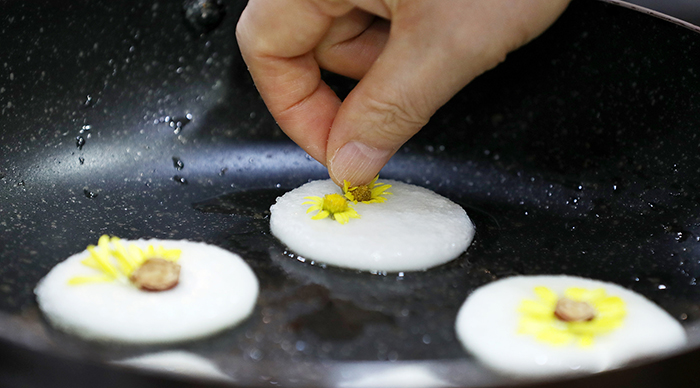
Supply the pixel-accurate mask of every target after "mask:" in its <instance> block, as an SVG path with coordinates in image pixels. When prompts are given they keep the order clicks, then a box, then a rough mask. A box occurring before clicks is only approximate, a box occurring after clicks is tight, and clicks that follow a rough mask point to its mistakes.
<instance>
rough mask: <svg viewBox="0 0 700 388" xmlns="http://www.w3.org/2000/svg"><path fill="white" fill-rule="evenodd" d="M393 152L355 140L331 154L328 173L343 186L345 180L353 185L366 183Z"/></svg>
mask: <svg viewBox="0 0 700 388" xmlns="http://www.w3.org/2000/svg"><path fill="white" fill-rule="evenodd" d="M393 154H394V151H393V150H384V149H379V148H376V147H372V146H368V145H366V144H364V143H361V142H359V141H354V140H353V141H350V142H348V143H346V144H344V145H343V146H342V147H340V149H338V151H337V152H336V153H335V154H334V155H332V156H331V158H330V161H329V162H328V173H329V174H330V176H331V179H333V181H334V182H335V183H336V184H337V185H338V186H342V185H343V181H344V180H347V181H348V182H350V184H351V185H353V186H357V185H364V184H367V183H369V182H370V181H371V180H372V179H373V178H374V177H375V176H377V174H378V173H379V170H381V169H382V167H384V165H385V164H386V163H387V162H388V161H389V159H390V158H391V156H392V155H393Z"/></svg>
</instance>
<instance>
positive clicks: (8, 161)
mask: <svg viewBox="0 0 700 388" xmlns="http://www.w3.org/2000/svg"><path fill="white" fill-rule="evenodd" d="M192 3H197V2H185V8H188V7H195V8H194V10H195V11H196V5H193V4H192ZM243 6H244V4H243V3H239V2H234V1H229V2H224V3H223V4H222V8H220V9H217V11H216V12H215V13H216V15H214V19H215V20H214V22H212V23H209V24H207V23H202V21H201V20H199V21H198V19H197V17H196V15H194V16H193V15H188V16H185V13H184V11H183V2H181V1H170V2H164V1H124V2H112V1H90V2H88V1H55V0H52V1H38V0H24V1H5V2H2V3H1V4H0V8H1V10H2V11H1V16H0V20H2V23H0V37H1V41H2V47H0V200H1V202H0V232H1V234H0V338H1V339H2V342H0V345H1V346H0V360H1V361H2V362H0V372H1V373H0V383H4V384H17V385H20V384H24V385H23V386H73V387H77V386H97V385H99V386H103V387H108V386H119V385H123V384H129V385H130V386H160V385H163V384H168V385H169V386H189V384H190V383H191V381H190V380H184V379H175V380H174V378H172V377H165V376H160V375H155V376H154V375H148V374H143V373H137V372H133V371H129V370H126V369H122V368H116V367H112V366H109V367H108V366H105V365H103V362H110V361H113V360H118V359H122V358H125V357H130V356H136V355H140V354H145V353H149V352H154V351H160V350H168V349H184V350H187V351H190V352H193V353H196V354H199V355H202V356H204V357H206V358H209V359H211V360H213V361H214V362H215V363H217V364H218V366H219V367H220V368H221V369H222V370H223V371H224V372H225V373H228V374H229V375H231V376H233V377H234V378H235V380H236V381H237V383H238V384H241V385H273V384H279V385H288V386H289V385H292V386H299V385H302V386H308V385H336V384H342V383H343V382H344V381H347V380H352V379H356V378H360V377H362V376H364V375H365V374H366V373H382V371H384V372H386V371H387V370H389V369H391V368H393V367H395V366H411V367H415V368H426V369H427V370H430V371H432V373H434V374H435V375H436V376H438V377H439V378H440V379H442V380H444V381H446V382H449V383H452V384H455V385H466V386H483V385H499V384H512V383H520V384H525V383H523V382H517V381H512V380H509V379H507V378H505V377H502V376H498V375H496V374H493V373H491V372H489V371H488V370H486V369H484V368H483V367H481V366H480V365H479V364H477V363H476V362H475V361H474V359H473V358H472V356H470V355H469V354H468V353H466V352H465V351H464V349H462V347H461V346H460V345H459V343H458V342H457V341H456V338H455V333H454V330H453V325H454V319H455V316H456V313H457V310H458V308H459V306H460V305H461V303H462V302H463V301H464V299H465V298H466V297H467V295H469V293H470V292H471V291H472V290H474V289H475V288H477V287H479V286H481V285H484V284H487V283H488V282H491V281H493V280H495V279H499V278H503V277H506V276H510V275H516V274H559V273H564V274H570V275H579V276H585V277H591V278H596V279H601V280H605V281H611V282H615V283H618V284H621V285H623V286H625V287H628V288H630V289H633V290H634V291H637V292H639V293H641V294H643V295H645V296H647V297H648V298H650V299H651V300H653V301H655V302H656V303H658V304H659V305H660V306H662V307H663V308H664V309H665V310H667V311H668V312H669V313H670V314H671V315H672V316H673V317H675V318H676V319H678V320H679V321H681V322H682V323H683V324H684V326H685V327H686V328H687V329H688V332H689V337H690V342H691V346H690V347H689V349H687V350H686V351H685V353H682V354H679V355H677V356H675V357H673V358H667V359H665V360H661V361H659V360H651V361H649V360H646V361H642V362H641V364H640V365H638V366H636V367H631V368H626V369H622V370H619V371H614V372H610V373H603V374H599V375H596V376H591V377H587V378H581V379H576V380H574V381H566V382H550V383H547V384H545V383H541V384H542V386H567V387H571V386H590V384H596V385H598V386H616V387H619V386H632V385H635V386H657V385H662V384H663V383H673V384H676V386H680V385H683V384H689V383H690V382H691V381H692V380H690V373H691V370H694V369H693V368H694V366H693V364H695V365H697V363H698V361H700V350H698V347H700V337H699V336H698V333H697V328H698V325H699V323H698V322H699V319H700V310H699V307H698V306H699V305H698V302H699V301H700V293H699V289H698V286H697V285H696V283H697V278H698V277H700V268H699V266H700V264H699V260H700V256H699V255H700V250H699V249H700V195H699V194H698V188H699V187H700V156H699V153H698V150H699V146H700V137H699V136H698V133H699V132H700V131H699V130H698V129H699V128H700V114H699V113H698V112H700V99H699V98H698V91H700V78H699V77H698V76H699V75H700V62H698V58H700V35H698V33H697V31H694V30H692V29H689V28H687V26H686V27H683V26H680V25H677V24H673V23H670V22H668V21H666V20H662V19H659V18H655V17H652V16H649V15H646V14H645V13H643V12H637V11H635V10H630V9H628V8H624V7H620V6H618V5H614V4H613V5H611V4H606V3H600V2H592V1H582V0H576V1H574V2H573V3H572V4H571V6H570V7H569V9H568V10H567V11H566V13H565V14H564V15H563V16H562V17H561V19H560V20H559V21H557V22H556V24H555V25H554V26H553V27H552V28H551V29H549V30H548V31H547V32H546V33H545V34H544V35H543V36H542V37H540V38H539V39H537V40H536V41H534V42H532V43H530V44H528V45H527V46H526V47H524V48H522V49H520V50H518V51H517V52H515V53H513V54H511V55H510V56H509V57H508V59H507V61H506V62H505V63H503V64H502V65H500V66H498V67H497V68H496V69H495V70H493V71H490V72H488V73H487V74H485V75H483V76H482V77H480V78H478V79H477V80H476V81H474V82H473V83H472V84H470V85H469V86H468V87H466V88H465V89H464V90H463V91H462V92H461V93H459V94H458V95H457V96H456V97H455V98H453V99H452V100H451V101H450V102H449V103H448V104H447V105H446V106H445V107H444V108H442V109H441V110H440V111H438V113H437V114H436V115H435V116H434V117H433V119H432V120H431V122H430V123H429V124H428V125H427V126H426V128H425V129H424V130H423V131H421V132H420V134H418V135H417V136H416V137H415V138H414V139H412V140H411V141H410V142H409V143H407V144H406V145H405V146H404V147H403V148H402V150H401V151H400V152H399V153H398V154H397V155H396V156H395V157H394V159H392V161H391V162H390V163H389V164H388V165H387V167H386V168H385V169H384V170H383V172H382V176H383V177H385V178H391V179H398V180H403V181H406V182H410V183H414V184H418V185H421V186H425V187H428V188H430V189H432V190H435V191H437V192H438V193H440V194H442V195H445V196H447V197H449V198H451V199H452V200H454V201H456V202H458V203H460V204H461V205H463V206H464V207H465V208H466V209H467V211H468V213H469V214H470V216H472V218H473V220H474V222H475V224H476V227H477V235H476V238H475V241H474V244H473V245H472V246H471V247H470V248H469V250H468V252H467V253H465V254H464V255H462V256H461V257H459V258H458V259H457V260H455V261H453V262H451V263H449V264H446V265H444V266H441V267H438V268H435V269H432V270H429V271H426V272H417V273H414V272H410V273H403V274H381V273H380V274H368V273H357V272H355V271H349V270H340V269H336V268H330V267H328V268H325V267H324V266H322V265H320V264H318V263H310V262H308V261H306V262H302V261H300V260H297V259H298V258H297V257H295V256H294V254H293V252H288V251H286V249H285V247H284V245H282V244H281V243H279V242H278V241H276V240H275V239H274V238H273V237H272V236H271V235H270V233H269V229H268V219H267V213H266V212H267V209H268V208H269V206H270V205H271V204H272V203H273V202H274V199H275V197H276V196H277V195H279V194H280V193H282V192H284V191H285V190H288V189H291V188H294V187H296V186H299V185H301V184H303V183H304V182H306V181H307V180H310V179H321V178H326V177H327V173H326V171H325V169H324V168H323V167H322V166H321V165H319V164H318V163H317V162H315V161H313V160H311V159H310V158H309V157H308V156H307V155H306V154H305V153H304V152H303V151H301V150H300V149H299V148H298V147H297V146H296V145H294V144H293V143H291V142H290V141H289V140H288V139H287V138H286V137H285V136H284V135H283V134H282V132H281V131H280V130H279V129H278V127H277V126H276V125H275V123H274V120H273V119H272V118H271V116H270V115H269V113H268V112H267V110H266V108H265V106H264V104H263V103H262V101H261V100H260V98H259V96H258V94H257V92H256V90H255V87H254V85H253V83H252V81H251V80H250V78H249V75H248V73H247V70H246V67H245V65H244V63H243V61H242V60H241V58H240V55H239V53H238V51H237V47H236V43H235V38H234V28H235V23H236V19H237V16H238V14H239V13H240V11H241V10H242V8H243ZM190 10H191V9H190ZM219 19H221V20H220V23H218V24H217V22H219ZM209 20H211V19H209ZM270 28H274V26H270ZM327 79H328V82H329V83H331V84H332V85H333V87H334V88H335V89H336V90H337V91H338V93H340V94H341V95H342V94H345V93H347V92H348V91H349V90H350V89H351V88H352V85H353V82H352V81H349V80H346V79H342V78H340V77H337V76H333V75H327ZM105 233H107V234H111V235H117V236H120V237H123V238H131V239H135V238H141V237H154V238H162V239H183V238H185V239H191V240H197V241H205V242H207V243H211V244H215V245H219V246H222V247H224V248H226V249H229V250H231V251H233V252H236V253H238V254H240V255H241V256H243V257H244V258H245V260H246V261H247V262H248V263H249V264H250V265H251V266H252V268H253V269H254V270H255V272H256V274H257V276H258V277H259V279H260V281H261V286H262V290H261V294H260V298H259V302H258V306H257V308H256V310H255V311H254V313H253V314H252V316H251V317H250V319H248V320H247V321H246V322H245V323H244V324H242V325H241V326H239V327H237V328H234V329H231V330H227V331H225V332H223V333H221V334H219V335H217V336H214V337H212V338H208V339H204V340H200V341H194V342H187V343H183V344H178V345H171V346H123V345H114V344H99V343H90V342H84V341H81V340H78V339H76V338H74V337H72V336H70V335H65V334H63V333H60V332H57V331H55V330H53V329H52V328H51V327H49V326H48V325H47V323H46V322H45V321H44V320H43V319H42V317H41V315H40V313H39V312H38V310H37V306H36V302H35V300H34V295H33V288H34V286H35V284H36V283H37V281H39V279H41V277H43V276H44V275H45V274H46V273H47V272H48V271H49V269H50V268H51V267H52V266H54V265H55V264H57V263H58V262H60V261H61V260H63V259H64V258H66V257H67V256H69V255H71V254H73V253H75V252H78V251H81V250H83V249H84V248H85V246H87V245H88V244H91V243H94V242H95V241H96V240H97V238H98V237H99V236H100V235H101V234H105ZM200 383H201V384H204V383H203V382H200ZM207 384H209V383H207ZM210 384H212V385H213V384H214V383H210ZM527 384H531V383H527ZM532 384H540V383H532Z"/></svg>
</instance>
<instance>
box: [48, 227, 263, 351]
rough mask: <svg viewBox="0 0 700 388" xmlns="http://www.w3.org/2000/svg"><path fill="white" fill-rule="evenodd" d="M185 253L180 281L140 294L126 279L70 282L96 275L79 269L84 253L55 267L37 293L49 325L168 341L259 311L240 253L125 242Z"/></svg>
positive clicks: (88, 334)
mask: <svg viewBox="0 0 700 388" xmlns="http://www.w3.org/2000/svg"><path fill="white" fill-rule="evenodd" d="M122 243H123V244H124V245H125V246H127V245H129V244H132V243H134V244H136V245H138V246H139V247H141V248H142V249H143V248H145V247H147V246H148V245H149V244H153V245H154V246H157V245H163V246H164V247H165V248H167V249H175V248H177V249H181V250H182V254H181V255H180V259H179V260H178V263H179V264H180V266H181V270H180V281H179V284H178V285H177V286H176V287H174V288H172V289H170V290H167V291H162V292H147V291H141V290H139V289H137V288H136V287H134V286H133V285H131V284H129V283H127V282H125V283H122V282H119V281H113V282H108V283H89V284H81V285H68V280H69V279H71V278H73V277H75V276H90V275H95V274H96V273H97V271H96V270H94V269H91V268H89V267H86V266H85V265H83V264H81V262H80V261H81V260H83V259H85V258H86V257H88V256H89V255H90V254H89V252H87V251H83V252H81V253H78V254H76V255H73V256H71V257H69V258H68V259H66V260H65V261H63V262H61V263H59V264H58V265H56V266H55V267H54V268H53V269H52V270H51V271H50V272H49V273H48V275H46V277H44V278H43V279H42V280H41V281H40V282H39V284H38V285H37V287H36V289H35V290H34V292H35V293H36V296H37V302H38V303H39V308H40V309H41V310H42V312H43V313H44V315H45V316H46V317H47V318H48V320H49V322H51V324H52V325H53V326H55V327H57V328H59V329H61V330H64V331H67V332H70V333H72V334H75V335H78V336H80V337H83V338H87V339H94V340H103V341H119V342H128V343H165V342H174V341H181V340H188V339H194V338H200V337H204V336H208V335H211V334H214V333H216V332H218V331H221V330H223V329H226V328H229V327H231V326H234V325H236V324H237V323H239V322H240V321H242V320H243V319H245V318H246V317H247V316H248V315H250V313H251V312H252V311H253V308H254V306H255V302H256V300H257V297H258V280H257V278H256V277H255V274H254V273H253V271H252V270H251V269H250V267H249V266H248V265H247V264H246V263H245V262H244V261H243V260H242V259H241V258H240V257H239V256H238V255H235V254H233V253H231V252H229V251H226V250H224V249H221V248H218V247H215V246H212V245H208V244H204V243H197V242H191V241H185V240H181V241H167V240H136V241H127V240H122Z"/></svg>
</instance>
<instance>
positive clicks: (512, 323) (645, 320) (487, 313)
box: [456, 275, 686, 376]
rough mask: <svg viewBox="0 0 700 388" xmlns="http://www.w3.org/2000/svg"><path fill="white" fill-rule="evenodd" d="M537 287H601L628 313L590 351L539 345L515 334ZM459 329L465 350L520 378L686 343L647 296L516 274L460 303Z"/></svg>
mask: <svg viewBox="0 0 700 388" xmlns="http://www.w3.org/2000/svg"><path fill="white" fill-rule="evenodd" d="M537 286H545V287H548V288H549V289H551V290H552V291H554V292H555V293H557V295H559V296H561V295H562V294H563V293H564V291H565V290H566V289H567V288H569V287H582V288H586V289H597V288H603V289H604V290H605V291H606V293H607V294H608V295H610V296H617V297H620V298H621V299H622V300H623V301H624V302H625V305H626V310H627V315H626V317H625V318H624V321H623V323H622V326H621V327H618V328H617V329H615V330H614V331H612V332H610V333H607V334H602V335H598V336H595V337H594V340H593V344H592V345H591V346H590V347H579V346H577V345H576V344H570V345H559V346H556V345H551V344H548V343H545V342H540V341H538V340H536V339H535V337H534V336H532V335H528V334H518V333H517V330H518V322H519V318H520V314H519V313H518V306H519V305H520V303H521V301H522V300H523V299H531V300H535V299H536V297H535V293H534V292H533V289H534V288H535V287H537ZM456 331H457V337H458V338H459V340H460V341H461V342H462V344H463V345H464V347H465V348H466V349H467V350H468V351H469V352H470V353H472V354H473V355H474V356H476V358H477V359H479V360H480V361H481V362H483V363H484V364H486V365H488V366H489V367H491V368H493V369H495V370H498V371H500V372H504V373H507V374H514V375H521V376H552V375H561V374H566V373H580V372H599V371H603V370H606V369H611V368H615V367H620V366H623V365H625V364H627V363H629V362H630V361H634V360H638V359H643V358H647V357H654V356H659V355H663V354H665V353H669V352H672V351H675V350H678V349H679V348H681V347H683V345H684V344H685V343H686V334H685V331H684V330H683V328H682V326H681V325H680V324H679V323H678V322H677V321H676V320H675V319H673V318H672V317H671V316H670V315H669V314H668V313H666V311H664V310H663V309H661V308H660V307H659V306H657V305H656V304H654V303H652V302H651V301H649V300H647V299H646V298H644V297H643V296H641V295H639V294H637V293H635V292H633V291H630V290H628V289H626V288H623V287H620V286H618V285H616V284H612V283H606V282H601V281H597V280H591V279H585V278H580V277H573V276H564V275H559V276H515V277H510V278H507V279H502V280H498V281H495V282H493V283H490V284H487V285H485V286H483V287H481V288H479V289H477V290H476V291H475V292H474V293H473V294H472V295H470V296H469V298H467V300H466V302H465V303H464V304H463V305H462V308H461V309H460V311H459V314H458V316H457V323H456Z"/></svg>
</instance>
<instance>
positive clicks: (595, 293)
mask: <svg viewBox="0 0 700 388" xmlns="http://www.w3.org/2000/svg"><path fill="white" fill-rule="evenodd" d="M534 291H535V294H536V295H537V296H538V300H529V299H524V300H522V301H521V303H520V305H519V306H518V312H519V313H520V314H521V315H520V320H519V322H518V333H520V334H527V335H533V336H535V338H536V339H537V340H538V341H541V342H545V343H548V344H551V345H555V346H559V345H566V344H569V343H573V344H575V345H576V346H579V347H583V348H586V347H590V346H593V343H594V340H595V337H596V336H599V335H605V334H608V333H610V332H612V331H614V330H617V329H619V328H620V327H621V326H622V325H623V322H624V317H625V315H626V307H625V302H624V301H623V300H622V299H621V298H619V297H617V296H609V295H607V294H606V293H605V290H604V289H603V288H597V289H593V290H588V289H584V288H580V287H570V288H568V289H566V291H565V292H564V296H565V297H566V298H569V299H572V300H574V301H579V302H584V303H587V304H588V305H590V306H591V307H593V309H594V310H595V311H596V314H595V316H594V318H593V319H591V320H589V321H573V322H566V321H562V320H560V319H559V318H556V315H555V313H554V311H555V309H556V308H557V302H558V300H559V297H558V296H557V295H556V293H554V292H553V291H552V290H550V289H549V288H547V287H535V289H534Z"/></svg>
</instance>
